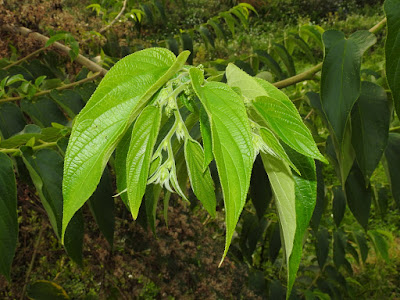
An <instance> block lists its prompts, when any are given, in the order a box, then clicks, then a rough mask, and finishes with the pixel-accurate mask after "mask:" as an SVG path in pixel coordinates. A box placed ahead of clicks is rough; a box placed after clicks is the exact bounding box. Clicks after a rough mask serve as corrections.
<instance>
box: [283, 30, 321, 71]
mask: <svg viewBox="0 0 400 300" xmlns="http://www.w3.org/2000/svg"><path fill="white" fill-rule="evenodd" d="M289 41H291V42H292V43H294V44H295V45H296V46H297V47H298V48H300V50H301V51H302V52H303V53H304V54H305V55H306V56H307V59H308V60H309V61H310V62H311V63H312V64H315V63H316V59H315V55H314V53H313V52H312V50H311V48H310V46H308V44H307V43H306V42H305V41H304V40H303V39H302V38H301V37H300V36H299V35H298V34H289Z"/></svg>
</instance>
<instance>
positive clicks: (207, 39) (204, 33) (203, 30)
mask: <svg viewBox="0 0 400 300" xmlns="http://www.w3.org/2000/svg"><path fill="white" fill-rule="evenodd" d="M198 32H199V33H200V36H201V38H202V39H203V41H204V43H205V44H206V47H207V45H211V47H213V48H214V47H215V43H214V38H213V36H212V35H211V33H210V31H209V30H208V28H207V27H205V26H203V25H200V27H199V29H198Z"/></svg>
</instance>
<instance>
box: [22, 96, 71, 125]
mask: <svg viewBox="0 0 400 300" xmlns="http://www.w3.org/2000/svg"><path fill="white" fill-rule="evenodd" d="M21 109H22V111H24V112H25V113H27V114H28V115H29V116H30V117H31V118H32V120H33V121H34V122H35V123H36V124H38V125H39V126H41V127H50V126H51V123H53V122H55V123H58V124H63V125H66V124H67V123H68V120H67V119H66V118H65V116H64V114H63V112H62V111H61V110H60V109H59V108H58V106H57V104H55V103H54V101H53V100H51V98H49V97H46V96H41V97H38V98H37V99H34V100H26V99H23V100H22V101H21Z"/></svg>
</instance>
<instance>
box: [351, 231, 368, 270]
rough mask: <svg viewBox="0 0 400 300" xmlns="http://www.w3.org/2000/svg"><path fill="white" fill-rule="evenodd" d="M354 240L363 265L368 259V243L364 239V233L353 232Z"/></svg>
mask: <svg viewBox="0 0 400 300" xmlns="http://www.w3.org/2000/svg"><path fill="white" fill-rule="evenodd" d="M353 235H354V239H355V240H356V243H357V245H358V249H359V250H360V254H361V259H362V261H363V262H364V263H365V261H366V260H367V257H368V250H369V249H368V243H367V239H366V238H365V234H364V232H361V231H355V232H353Z"/></svg>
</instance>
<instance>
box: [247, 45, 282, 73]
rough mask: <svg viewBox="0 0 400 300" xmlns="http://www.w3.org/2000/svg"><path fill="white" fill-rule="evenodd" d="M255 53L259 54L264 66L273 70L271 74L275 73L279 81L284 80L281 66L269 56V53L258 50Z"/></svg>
mask: <svg viewBox="0 0 400 300" xmlns="http://www.w3.org/2000/svg"><path fill="white" fill-rule="evenodd" d="M254 53H256V54H257V56H258V58H259V60H260V61H261V62H262V63H263V64H265V65H266V66H267V67H268V69H269V70H271V72H272V73H274V74H275V76H276V77H277V78H278V79H279V80H282V79H283V78H284V77H285V76H284V74H283V71H282V69H281V67H280V66H279V64H278V63H277V62H276V60H275V59H274V58H273V57H272V56H271V55H269V54H268V52H267V51H264V50H256V51H254Z"/></svg>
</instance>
